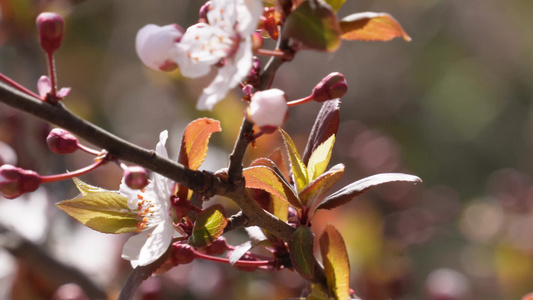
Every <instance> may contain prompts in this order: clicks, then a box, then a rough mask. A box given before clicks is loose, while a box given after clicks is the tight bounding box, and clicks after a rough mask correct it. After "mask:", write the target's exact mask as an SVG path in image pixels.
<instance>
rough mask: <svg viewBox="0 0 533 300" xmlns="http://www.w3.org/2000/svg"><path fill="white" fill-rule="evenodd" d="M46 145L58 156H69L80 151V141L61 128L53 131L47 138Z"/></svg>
mask: <svg viewBox="0 0 533 300" xmlns="http://www.w3.org/2000/svg"><path fill="white" fill-rule="evenodd" d="M46 143H47V144H48V148H50V150H52V152H54V153H56V154H69V153H72V152H74V151H76V150H78V139H77V138H76V137H75V136H73V135H72V134H71V133H70V132H68V131H66V130H63V129H61V128H55V129H52V131H50V134H48V137H47V138H46Z"/></svg>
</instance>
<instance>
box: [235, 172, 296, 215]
mask: <svg viewBox="0 0 533 300" xmlns="http://www.w3.org/2000/svg"><path fill="white" fill-rule="evenodd" d="M242 175H243V176H244V179H245V181H246V187H247V188H250V189H260V190H263V191H266V192H268V193H270V194H271V195H272V196H274V197H277V198H279V199H282V200H285V201H289V202H290V203H291V204H292V205H294V206H297V207H301V206H302V205H301V204H300V201H299V200H298V198H297V197H296V195H294V191H293V190H292V188H291V187H289V186H288V185H287V183H286V182H285V181H284V180H283V179H281V178H279V175H278V174H277V173H276V172H275V171H274V170H272V169H271V168H269V167H266V166H255V167H249V168H246V169H244V170H243V171H242Z"/></svg>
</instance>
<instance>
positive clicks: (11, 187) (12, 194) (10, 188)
mask: <svg viewBox="0 0 533 300" xmlns="http://www.w3.org/2000/svg"><path fill="white" fill-rule="evenodd" d="M40 184H41V176H39V174H37V173H36V172H34V171H30V170H24V169H21V168H17V167H15V166H12V165H3V166H1V167H0V195H2V196H3V197H4V198H7V199H14V198H17V197H18V196H20V195H22V194H24V193H29V192H33V191H35V190H36V189H37V188H38V187H39V185H40Z"/></svg>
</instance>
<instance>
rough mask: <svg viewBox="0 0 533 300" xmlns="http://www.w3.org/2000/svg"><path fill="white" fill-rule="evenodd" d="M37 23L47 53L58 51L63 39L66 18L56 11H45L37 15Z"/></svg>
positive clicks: (40, 38) (42, 44)
mask: <svg viewBox="0 0 533 300" xmlns="http://www.w3.org/2000/svg"><path fill="white" fill-rule="evenodd" d="M36 23H37V29H38V30H39V40H40V41H41V47H42V48H43V50H44V51H46V52H47V53H52V52H54V51H56V50H57V49H58V48H59V47H60V46H61V40H63V35H64V31H65V20H63V18H62V17H61V16H60V15H58V14H56V13H51V12H43V13H41V14H40V15H38V16H37V20H36Z"/></svg>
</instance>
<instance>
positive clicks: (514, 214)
mask: <svg viewBox="0 0 533 300" xmlns="http://www.w3.org/2000/svg"><path fill="white" fill-rule="evenodd" d="M202 4H203V3H202V1H186V0H179V1H176V0H152V1H140V0H127V1H126V0H85V1H83V0H72V1H67V0H62V1H61V0H57V1H54V0H40V1H39V0H0V26H1V27H0V72H2V73H3V74H5V75H7V76H9V77H11V78H13V79H14V80H16V81H17V82H19V83H21V84H22V85H24V86H26V87H28V88H30V89H32V90H34V91H35V90H36V82H37V79H38V78H39V77H40V76H41V75H43V74H45V73H46V72H47V71H46V64H45V60H44V54H43V53H42V51H41V49H40V47H39V44H38V38H37V33H36V27H35V17H36V16H37V15H38V14H39V13H40V12H43V11H54V12H58V13H60V14H61V15H63V16H64V17H65V19H66V35H65V38H64V41H63V46H62V47H61V48H60V49H59V50H58V51H57V52H56V66H57V72H58V82H59V86H60V87H72V92H71V94H70V95H69V96H68V97H67V98H66V99H65V104H66V105H67V107H68V108H69V109H71V110H72V111H74V112H75V113H77V114H79V115H80V116H83V117H84V118H86V119H88V120H90V121H91V122H94V123H96V124H97V125H99V126H101V127H103V128H105V129H107V130H109V131H111V132H113V133H115V134H117V135H119V136H121V137H123V138H125V139H127V140H129V141H131V142H134V143H137V144H139V145H141V146H144V147H147V148H153V147H154V146H155V144H156V143H157V140H158V135H159V132H161V131H162V130H164V129H168V130H169V131H170V140H169V148H170V153H171V154H172V155H173V156H174V157H176V155H177V149H178V148H179V147H178V145H179V142H180V140H181V134H182V132H183V128H184V127H185V126H186V124H187V123H189V122H190V121H192V120H194V119H195V118H198V117H203V116H208V117H212V118H215V119H219V120H221V122H222V129H223V131H222V133H220V134H216V135H215V136H214V137H213V138H212V142H211V144H210V150H209V154H208V158H207V160H206V162H205V163H204V165H203V168H204V169H207V170H210V171H216V170H218V169H219V168H222V167H225V166H226V164H227V157H228V152H229V151H230V150H231V148H232V145H233V142H234V140H235V138H236V136H237V132H238V129H239V126H240V122H241V117H242V113H243V110H244V107H245V105H244V103H241V102H240V101H239V99H240V97H241V93H240V91H239V90H235V91H234V93H233V94H231V95H228V97H227V98H226V100H224V101H223V102H221V103H220V104H218V105H217V106H216V107H215V109H214V110H213V111H212V112H201V111H196V110H195V109H194V106H195V103H196V100H197V98H198V96H199V95H200V93H201V90H202V89H203V87H205V86H206V85H207V84H208V83H209V82H210V81H211V79H212V78H213V75H214V73H212V74H211V75H210V76H207V77H205V78H201V79H195V80H191V79H185V78H183V77H181V76H180V74H179V71H176V72H173V73H170V74H168V73H158V72H155V71H152V70H150V69H148V68H146V67H145V66H144V65H143V64H142V63H141V62H140V60H139V59H138V58H137V56H136V53H135V48H134V43H135V34H136V32H137V30H139V29H140V28H141V27H142V26H144V25H145V24H148V23H154V24H158V25H166V24H169V23H178V24H180V25H181V26H182V27H183V28H186V27H188V26H190V25H192V24H194V23H195V22H196V21H197V18H198V16H197V12H198V8H199V7H200V6H201V5H202ZM364 11H374V12H388V13H390V14H391V15H393V16H394V17H395V18H396V19H397V20H398V21H399V22H400V23H401V24H402V26H403V28H404V29H405V30H406V32H407V33H408V34H409V35H410V36H411V38H412V41H411V42H409V43H407V42H405V41H403V40H401V39H396V40H393V41H391V42H386V43H383V42H348V41H344V42H343V44H342V46H341V48H340V49H339V50H338V51H337V52H335V53H319V52H313V51H302V52H300V53H298V55H297V56H296V58H295V59H294V61H292V62H290V63H287V64H285V65H284V66H283V67H282V68H281V69H280V70H279V72H278V74H277V76H276V79H275V81H274V85H273V86H274V87H276V88H280V89H283V90H284V91H285V92H286V93H287V95H288V97H289V98H290V99H297V98H301V97H304V96H307V95H308V94H309V93H310V92H311V90H312V88H313V87H314V86H315V84H316V83H318V82H319V81H320V79H322V78H323V77H324V76H326V75H327V74H329V73H330V72H334V71H338V72H341V73H343V74H344V75H345V76H346V79H347V82H348V85H349V91H348V93H347V94H346V95H345V96H344V98H343V99H342V101H343V102H342V105H341V125H340V128H339V132H338V135H337V143H336V147H335V149H334V153H333V158H332V162H331V165H334V164H336V163H341V162H342V163H344V164H345V165H346V172H345V174H344V176H343V179H342V180H341V182H339V183H338V184H337V186H336V187H335V188H337V189H338V188H340V187H342V186H344V185H346V184H348V183H350V182H353V181H355V180H358V179H360V178H362V177H365V176H369V175H373V174H376V173H382V172H404V173H410V174H414V175H417V176H419V177H421V178H422V179H423V181H424V183H423V184H419V185H417V186H414V187H413V186H411V185H409V184H389V185H385V186H382V187H379V188H377V189H375V190H373V191H372V192H370V193H367V194H365V195H364V196H363V197H359V198H357V200H355V201H353V202H352V203H350V204H349V205H348V206H346V207H345V208H344V209H338V210H333V211H328V212H321V213H319V215H317V218H316V219H315V220H314V222H313V227H312V228H313V230H314V231H315V233H316V234H317V236H319V235H320V233H321V232H322V230H323V228H324V226H325V224H327V223H332V224H334V225H335V226H336V227H337V228H338V229H339V231H340V232H341V233H342V234H343V236H344V238H345V240H346V243H347V248H348V250H349V252H350V265H351V269H352V277H351V278H352V284H351V287H352V288H353V289H354V290H355V291H356V293H357V295H358V296H359V297H361V298H362V299H365V300H367V299H370V300H374V299H406V300H407V299H438V300H443V299H450V300H453V299H520V298H521V297H522V296H523V295H525V294H527V293H529V292H533V232H532V231H531V228H533V178H532V174H533V173H532V171H533V156H532V155H531V153H533V118H532V116H533V115H532V113H533V107H532V105H531V104H532V101H531V100H532V97H533V93H532V92H533V35H532V34H531V33H530V28H532V27H533V19H532V18H531V12H533V2H532V1H525V0H509V1H498V0H470V1H461V0H448V1H445V0H398V1H385V0H357V1H355V0H348V1H347V2H346V4H345V5H344V6H343V7H342V8H341V9H340V11H339V16H340V17H344V16H347V15H349V14H352V13H355V12H364ZM319 108H320V105H319V104H316V103H311V104H305V105H301V106H297V107H293V108H291V109H290V118H289V120H288V122H287V123H286V126H285V130H286V131H287V132H289V134H291V136H292V137H293V139H294V140H295V142H296V144H297V147H298V148H299V149H300V152H303V149H304V147H305V142H306V140H307V136H308V134H309V131H310V129H311V126H312V125H313V122H314V118H315V116H316V114H317V112H318V110H319ZM50 129H51V127H50V125H48V124H45V123H43V122H41V121H39V120H37V119H35V118H33V117H31V116H28V115H26V114H23V113H20V112H17V111H14V110H13V109H11V108H9V107H7V106H5V105H3V104H0V163H11V164H15V163H16V165H17V166H20V167H23V168H26V169H32V170H36V171H37V172H39V173H40V174H55V173H61V172H64V171H65V170H67V169H68V170H75V169H77V168H80V167H83V166H85V165H87V164H88V163H90V162H91V159H92V158H91V157H89V156H88V155H84V154H83V153H75V154H71V155H68V156H58V155H53V154H52V153H51V152H50V151H49V150H48V149H47V147H46V143H45V137H46V135H47V134H48V132H49V130H50ZM280 145H281V139H280V137H279V135H278V134H273V135H270V136H263V137H261V138H260V139H258V140H257V147H256V148H255V149H251V150H250V151H249V156H248V157H247V162H249V161H250V160H251V159H253V158H255V157H259V156H262V155H268V154H269V153H270V152H271V151H273V150H274V149H275V148H277V147H279V146H280ZM82 179H83V180H84V181H86V182H88V183H90V184H92V185H98V186H101V187H104V188H108V189H117V188H118V185H119V183H120V179H121V171H120V169H119V168H117V167H116V166H114V165H109V166H106V167H105V168H103V169H102V170H98V171H97V172H94V173H92V174H90V175H87V176H84V177H83V178H82ZM76 196H77V191H76V190H75V187H74V185H73V184H72V183H71V182H62V183H57V184H49V185H46V187H45V188H41V189H39V190H38V191H36V192H34V193H31V194H28V195H25V196H24V197H21V198H19V199H17V200H6V199H1V198H0V234H1V235H0V245H2V246H3V247H4V248H6V249H11V251H3V250H2V248H0V299H50V298H51V297H52V295H53V294H54V293H56V297H59V298H57V299H60V297H61V296H57V295H58V294H60V293H61V292H64V293H67V294H68V293H71V294H72V293H73V294H75V293H76V288H75V287H73V286H63V287H62V288H61V289H60V290H59V291H58V287H59V286H61V285H62V284H63V283H65V279H64V278H63V279H61V276H60V275H58V274H59V273H60V272H59V273H58V272H55V271H54V270H53V269H51V268H47V267H46V266H44V267H43V266H40V265H39V264H36V263H35V261H34V260H32V258H31V257H28V256H27V255H26V256H25V255H24V253H21V252H23V251H22V250H21V249H18V250H17V248H16V247H15V248H14V247H11V248H10V241H11V240H10V239H9V237H10V236H11V235H12V234H13V232H16V233H17V234H15V236H23V237H24V238H26V239H27V240H28V241H31V244H32V245H36V246H38V247H37V248H38V249H40V250H43V251H45V253H47V255H48V256H49V257H50V258H51V259H56V260H57V261H60V262H62V263H63V264H65V265H66V266H69V267H74V268H75V269H77V270H80V271H81V274H84V275H85V276H87V278H89V279H90V280H91V281H92V282H93V283H94V284H95V286H96V287H95V288H96V289H100V290H103V291H105V292H106V293H107V294H108V295H109V299H113V298H116V296H117V295H118V292H119V291H120V288H121V285H122V284H123V283H124V281H125V279H126V277H127V274H128V273H129V271H130V270H131V267H130V265H129V262H127V261H123V260H122V259H121V258H120V253H121V251H122V245H123V243H124V241H125V240H126V239H127V236H126V235H124V236H120V235H119V236H112V235H105V234H101V233H98V232H93V231H91V230H89V229H86V228H83V227H82V226H78V223H77V222H76V221H74V220H73V219H71V218H69V217H68V216H67V215H66V214H65V213H63V212H61V211H59V210H58V209H57V208H56V207H55V206H54V203H56V202H58V201H60V200H64V199H71V198H74V197H76ZM218 201H223V202H224V203H225V204H226V205H229V206H231V204H230V203H229V202H228V201H227V200H224V199H219V200H218ZM244 238H245V237H244V236H243V235H242V232H236V233H232V234H230V235H229V236H228V240H229V242H230V243H231V244H234V245H237V244H239V243H242V242H243V241H244ZM11 246H12V245H11ZM13 249H14V250H13ZM17 251H18V252H17ZM80 276H81V275H80ZM67 281H68V280H67ZM303 288H305V282H304V281H303V280H302V279H300V278H299V276H298V275H297V274H295V273H293V272H290V271H281V272H275V273H266V272H262V271H256V272H254V273H246V272H242V271H237V270H234V269H233V268H232V267H229V266H226V265H218V264H215V263H211V262H194V263H192V264H189V265H183V266H179V267H177V268H174V269H172V270H171V271H170V272H168V273H166V274H164V275H162V276H158V277H155V278H152V279H150V280H148V281H146V282H145V283H144V284H143V285H142V286H141V289H140V291H139V293H138V294H137V297H138V298H139V299H141V298H142V299H157V298H149V297H150V296H154V295H156V294H159V296H160V298H159V299H284V298H288V297H294V296H298V295H299V294H300V292H301V291H302V289H303ZM61 299H67V298H61ZM68 299H70V298H68Z"/></svg>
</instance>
